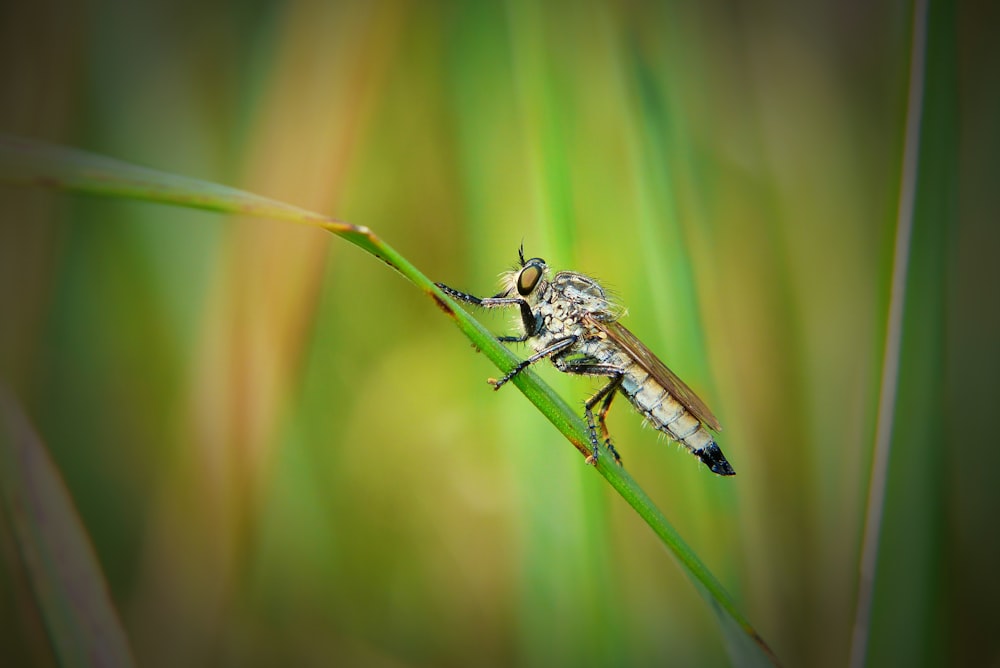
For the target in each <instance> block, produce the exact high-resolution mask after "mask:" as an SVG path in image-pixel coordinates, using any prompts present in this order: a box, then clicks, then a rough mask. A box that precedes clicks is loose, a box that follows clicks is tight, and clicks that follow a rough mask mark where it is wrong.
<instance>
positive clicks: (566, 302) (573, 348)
mask: <svg viewBox="0 0 1000 668" xmlns="http://www.w3.org/2000/svg"><path fill="white" fill-rule="evenodd" d="M517 255H518V266H517V267H515V268H514V269H513V270H511V271H508V272H505V273H504V274H503V275H502V277H501V285H502V288H503V289H502V290H501V291H500V292H499V293H497V294H496V295H494V296H492V297H484V298H480V297H475V296H473V295H470V294H467V293H464V292H460V291H458V290H455V289H453V288H449V287H448V286H446V285H443V284H441V283H438V284H437V286H438V287H439V288H441V289H442V290H443V291H444V292H445V293H446V294H448V295H450V296H451V297H453V298H455V299H457V300H459V301H462V302H466V303H468V304H474V305H475V306H479V307H482V308H488V309H491V308H511V307H516V308H518V309H519V310H520V318H521V325H522V328H523V333H522V334H521V335H519V336H500V337H498V340H499V341H501V342H504V343H528V344H529V345H530V346H531V347H532V348H533V349H534V351H535V354H533V355H531V356H530V357H528V358H527V359H525V360H523V361H521V362H520V363H518V364H517V365H516V366H515V367H514V368H513V369H511V370H510V372H508V373H507V374H506V375H505V376H503V377H502V378H500V379H493V378H491V379H490V381H489V382H490V384H491V385H492V386H493V388H494V389H495V390H498V389H500V388H501V387H502V386H503V385H504V384H506V383H507V381H509V380H510V379H512V378H514V376H516V375H517V374H519V373H521V372H522V371H524V370H525V369H526V368H528V367H529V366H531V365H532V364H534V363H536V362H539V361H541V360H544V359H548V360H549V361H550V362H551V363H552V364H553V365H554V366H555V367H556V368H557V369H559V370H560V371H562V372H564V373H571V374H577V375H581V376H596V377H604V378H607V379H608V382H607V384H605V385H604V386H603V387H601V389H599V390H598V391H597V392H596V393H595V394H594V395H593V396H592V397H590V398H589V399H588V400H587V401H586V403H585V404H584V415H585V417H586V420H587V428H588V430H589V432H590V445H591V448H592V454H591V456H590V457H588V458H587V461H588V462H591V463H593V462H596V460H597V458H598V456H599V454H600V443H601V441H603V443H604V445H605V447H606V448H607V449H608V452H610V453H611V455H612V456H613V457H614V458H615V461H616V462H618V463H619V464H620V463H621V457H619V456H618V451H617V450H616V449H615V447H614V445H613V444H612V443H611V435H610V433H609V432H608V427H607V422H606V417H607V414H608V410H609V409H610V408H611V402H612V401H613V400H614V398H615V396H616V394H617V393H618V392H621V393H622V394H624V395H625V396H626V397H628V400H629V401H630V402H631V403H632V405H633V406H634V407H635V408H636V410H638V411H639V412H640V413H641V414H642V415H643V416H644V417H645V418H646V420H647V421H648V422H649V424H651V425H652V426H653V427H655V428H656V429H657V430H659V431H662V432H663V433H664V434H666V435H667V436H668V437H670V438H671V439H673V440H675V441H678V442H679V443H681V444H683V445H684V447H686V448H687V449H688V450H690V451H691V453H692V454H694V455H695V456H696V457H698V459H700V460H701V461H702V462H704V463H705V465H706V466H708V468H709V469H710V470H711V471H712V472H713V473H716V474H718V475H721V476H730V475H735V474H736V472H735V471H734V470H733V467H732V466H730V464H729V462H728V461H727V460H726V457H725V455H723V454H722V450H720V449H719V446H718V444H716V442H715V438H714V437H713V436H712V434H711V433H709V431H708V430H709V429H712V430H714V431H720V430H721V429H722V427H721V426H720V425H719V421H718V420H717V419H716V417H715V416H714V415H713V414H712V411H710V410H709V409H708V406H706V405H705V404H704V402H703V401H702V400H701V399H699V398H698V395H696V394H695V393H694V392H693V391H692V390H691V388H689V387H688V386H687V385H685V384H684V381H682V380H681V379H680V378H678V377H677V376H676V375H675V374H674V372H672V371H671V370H670V369H668V368H667V366H666V365H665V364H664V363H663V362H661V361H660V360H659V359H658V358H657V357H656V355H654V354H653V353H652V352H651V351H650V350H649V348H647V347H646V346H645V345H643V343H642V342H641V341H639V339H637V338H636V336H635V335H634V334H633V333H632V332H630V331H629V330H627V329H626V328H625V327H624V326H623V325H621V324H620V323H619V322H618V319H619V318H620V317H621V316H622V315H624V309H622V308H621V307H619V306H618V305H616V304H615V303H613V302H612V301H611V300H610V299H609V298H608V296H607V292H605V290H604V288H603V287H601V285H600V284H599V283H598V282H597V281H596V280H595V279H593V278H591V277H590V276H586V275H584V274H580V273H577V272H575V271H560V272H558V273H556V274H555V275H554V276H552V277H551V278H549V273H550V272H549V267H548V265H547V264H546V263H545V260H543V259H541V258H537V257H536V258H531V259H530V260H525V259H524V249H523V247H522V248H519V249H518V253H517ZM598 404H600V407H599V408H598V410H597V420H596V423H595V419H594V409H595V407H597V406H598ZM598 425H600V430H601V437H602V438H598V434H597V429H598Z"/></svg>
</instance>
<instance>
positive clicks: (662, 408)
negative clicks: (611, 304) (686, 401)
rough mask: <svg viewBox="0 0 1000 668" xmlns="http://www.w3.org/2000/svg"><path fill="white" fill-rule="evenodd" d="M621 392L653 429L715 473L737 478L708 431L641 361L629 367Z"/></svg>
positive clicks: (627, 367)
mask: <svg viewBox="0 0 1000 668" xmlns="http://www.w3.org/2000/svg"><path fill="white" fill-rule="evenodd" d="M624 371H625V377H624V378H623V379H622V385H621V391H622V393H623V394H624V395H625V396H627V397H628V398H629V401H631V402H632V405H633V406H635V407H636V409H637V410H638V411H639V412H640V413H642V414H643V416H645V418H646V419H647V420H648V421H649V423H650V424H651V425H653V427H655V428H656V429H657V430H659V431H662V432H663V433H664V434H666V435H667V436H669V437H670V438H672V439H674V440H675V441H678V442H679V443H683V444H684V447H686V448H687V449H688V450H690V451H691V453H692V454H694V455H695V456H696V457H698V458H699V459H701V461H703V462H704V463H705V465H706V466H708V468H709V469H711V471H712V472H713V473H716V474H718V475H734V474H735V471H733V468H732V466H730V465H729V462H728V461H726V458H725V456H724V455H723V454H722V450H720V449H719V446H718V445H717V444H716V443H715V439H714V438H713V437H712V434H711V433H709V431H708V429H706V428H705V426H704V425H703V424H702V423H701V422H700V421H699V420H698V418H696V417H695V416H694V415H692V414H691V412H690V411H689V410H688V409H687V408H685V407H684V405H683V404H681V402H679V401H677V399H676V398H675V397H674V396H673V395H672V394H670V392H668V391H667V389H666V388H664V387H663V386H662V385H661V384H660V383H659V382H657V380H656V379H655V378H653V376H651V375H650V374H649V373H647V372H646V370H645V369H644V368H643V367H642V365H640V364H639V363H637V362H631V363H630V364H628V365H627V366H626V368H625V370H624Z"/></svg>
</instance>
